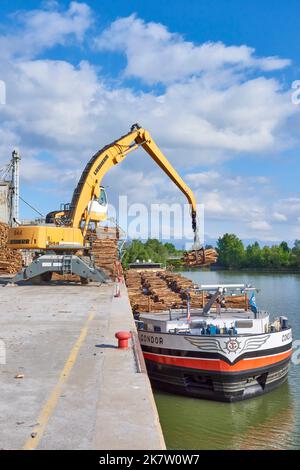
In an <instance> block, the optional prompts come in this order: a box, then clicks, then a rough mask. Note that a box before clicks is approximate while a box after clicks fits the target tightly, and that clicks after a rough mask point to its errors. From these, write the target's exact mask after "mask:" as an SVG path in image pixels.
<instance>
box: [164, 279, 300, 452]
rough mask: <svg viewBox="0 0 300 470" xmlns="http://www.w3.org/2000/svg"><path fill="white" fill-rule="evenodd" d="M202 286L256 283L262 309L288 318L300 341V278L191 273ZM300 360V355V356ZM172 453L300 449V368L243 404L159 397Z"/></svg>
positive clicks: (166, 396)
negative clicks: (286, 379) (209, 284)
mask: <svg viewBox="0 0 300 470" xmlns="http://www.w3.org/2000/svg"><path fill="white" fill-rule="evenodd" d="M182 274H183V275H185V276H186V277H190V278H191V279H193V280H194V281H195V282H196V283H203V284H207V283H212V284H217V283H243V282H246V283H251V284H252V285H254V286H255V287H257V288H260V289H262V290H261V292H259V293H258V294H257V295H256V303H257V305H258V307H259V308H261V309H264V310H268V311H270V312H272V317H273V316H274V317H275V316H277V315H278V314H286V315H287V316H288V317H289V320H290V323H291V324H292V327H293V338H294V341H295V340H300V312H299V306H300V275H296V274H258V273H246V274H243V273H242V274H241V273H235V272H224V271H221V272H209V271H208V272H185V273H182ZM299 357H300V354H299ZM155 399H156V404H157V407H158V411H159V415H160V420H161V424H162V428H163V432H164V436H165V440H166V444H167V447H168V448H169V449H300V364H299V365H293V364H291V368H290V372H289V380H288V382H287V383H286V384H284V385H282V386H281V387H279V388H278V389H277V390H275V391H274V392H271V393H269V394H266V395H264V396H262V397H258V398H254V399H251V400H248V401H244V402H239V403H217V402H211V401H207V400H199V399H194V398H186V397H181V396H178V395H171V394H167V393H160V392H156V393H155Z"/></svg>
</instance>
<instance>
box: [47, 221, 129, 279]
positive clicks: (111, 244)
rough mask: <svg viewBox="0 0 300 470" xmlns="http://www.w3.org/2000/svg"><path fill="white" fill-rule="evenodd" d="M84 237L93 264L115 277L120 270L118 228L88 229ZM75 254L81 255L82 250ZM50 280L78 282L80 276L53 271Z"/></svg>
mask: <svg viewBox="0 0 300 470" xmlns="http://www.w3.org/2000/svg"><path fill="white" fill-rule="evenodd" d="M86 238H87V240H88V241H89V242H90V245H91V254H92V256H93V259H94V263H95V266H96V267H97V268H101V269H103V271H104V272H105V273H106V274H107V275H108V276H109V277H111V278H112V279H115V277H116V276H117V274H118V271H122V267H121V264H120V263H118V229H117V228H116V227H101V228H100V227H99V228H97V231H95V230H89V231H88V233H87V236H86ZM76 254H77V255H78V256H82V255H83V252H82V250H79V251H78V252H77V253H76ZM117 264H118V266H117ZM52 280H54V281H56V280H64V281H69V282H80V277H79V276H77V275H76V274H63V275H62V274H58V273H53V274H52Z"/></svg>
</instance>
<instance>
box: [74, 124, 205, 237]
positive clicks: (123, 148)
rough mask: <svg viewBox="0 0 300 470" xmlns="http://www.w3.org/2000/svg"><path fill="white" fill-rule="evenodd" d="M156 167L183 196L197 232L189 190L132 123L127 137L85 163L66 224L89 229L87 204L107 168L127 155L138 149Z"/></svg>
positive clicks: (152, 142) (145, 134)
mask: <svg viewBox="0 0 300 470" xmlns="http://www.w3.org/2000/svg"><path fill="white" fill-rule="evenodd" d="M140 146H141V147H143V149H144V150H145V151H146V152H147V154H148V155H149V156H150V157H151V158H152V159H153V160H154V161H155V163H157V164H158V165H159V167H160V168H161V169H162V170H163V171H164V172H165V173H166V174H167V175H168V177H169V178H170V179H171V180H172V181H173V182H174V183H175V184H176V186H177V187H178V188H179V189H180V190H181V191H182V193H183V194H184V195H185V196H186V198H187V200H188V202H189V204H190V206H191V212H192V225H193V230H194V232H195V233H196V232H197V226H196V199H195V196H194V194H193V192H192V190H191V189H190V188H189V187H188V186H187V185H186V184H185V182H184V181H183V179H182V178H181V177H180V176H179V174H178V173H177V171H176V170H175V168H174V167H173V166H172V165H171V164H170V162H169V161H168V160H167V158H166V157H165V156H164V154H163V153H162V151H161V150H160V148H159V147H158V146H157V145H156V143H155V142H154V140H153V139H152V137H151V135H150V134H149V132H148V131H146V130H145V129H143V128H141V127H140V126H139V125H138V124H134V125H133V126H132V127H131V130H130V132H129V133H128V134H126V135H124V136H122V137H121V138H120V139H118V140H116V141H114V142H112V143H111V144H110V145H107V146H105V147H103V149H101V150H100V151H99V152H97V153H96V154H95V155H94V156H93V157H92V158H91V159H90V161H89V162H88V163H87V165H86V167H85V169H84V171H83V173H82V176H81V178H80V180H79V182H78V185H77V187H76V189H75V191H74V193H73V197H72V201H71V205H70V215H69V219H68V224H70V225H72V226H73V227H79V226H80V224H81V221H82V220H84V232H86V230H87V228H88V224H89V222H90V217H89V214H88V212H87V211H86V207H87V201H90V200H91V199H92V198H93V197H97V196H98V188H99V186H100V184H101V181H102V178H103V177H104V175H105V174H106V173H107V172H108V171H109V169H110V168H111V167H112V166H114V165H117V164H118V163H120V162H121V161H122V160H123V159H124V158H125V157H126V156H127V154H128V153H129V152H132V151H133V150H136V149H137V148H139V147H140Z"/></svg>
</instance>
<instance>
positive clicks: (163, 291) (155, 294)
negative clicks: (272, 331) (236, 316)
mask: <svg viewBox="0 0 300 470" xmlns="http://www.w3.org/2000/svg"><path fill="white" fill-rule="evenodd" d="M125 281H126V285H127V290H128V295H129V300H130V303H131V307H132V310H133V312H139V313H143V312H151V313H155V312H158V313H159V312H161V311H162V310H164V311H165V310H169V309H176V308H177V309H178V308H182V307H184V308H185V307H186V306H187V298H188V296H189V301H190V307H191V308H203V307H204V305H205V304H206V303H207V302H208V300H209V299H210V298H211V294H210V293H207V292H203V291H196V290H193V287H194V284H193V281H191V280H190V279H187V278H186V277H184V276H182V275H181V274H176V273H171V272H169V271H158V272H149V271H142V272H137V271H136V270H134V269H130V270H128V271H126V273H125ZM217 306H218V303H217V302H214V304H213V305H212V308H216V307H217ZM221 307H222V308H246V307H248V300H247V299H246V298H245V295H235V296H226V297H225V298H224V299H223V300H222V303H221Z"/></svg>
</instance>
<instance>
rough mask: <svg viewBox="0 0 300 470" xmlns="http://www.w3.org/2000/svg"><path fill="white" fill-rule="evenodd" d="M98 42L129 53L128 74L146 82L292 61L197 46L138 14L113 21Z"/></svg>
mask: <svg viewBox="0 0 300 470" xmlns="http://www.w3.org/2000/svg"><path fill="white" fill-rule="evenodd" d="M95 44H96V46H97V48H99V49H101V50H109V51H120V52H123V53H124V54H126V58H127V66H126V69H125V74H126V75H127V76H134V77H139V78H141V79H142V80H144V81H145V82H147V83H156V82H161V83H169V82H172V81H175V80H181V79H183V78H186V77H188V76H191V75H195V74H200V73H203V72H208V71H215V70H217V69H223V68H224V67H226V66H231V67H237V68H241V67H242V68H247V67H250V68H258V69H261V70H265V71H272V70H278V69H281V68H284V67H286V66H287V65H289V64H290V61H289V60H287V59H279V58H277V57H263V58H257V57H255V55H254V53H255V51H254V49H253V48H250V47H247V46H245V45H242V46H225V45H224V44H223V43H221V42H217V43H212V42H206V43H204V44H201V45H195V44H193V43H192V42H188V41H185V40H184V38H183V37H182V36H180V35H179V34H174V33H170V32H169V31H168V30H167V28H166V27H165V26H164V25H162V24H160V23H153V22H149V23H145V22H144V21H143V20H142V19H140V18H137V17H136V15H131V16H128V17H126V18H120V19H118V20H116V21H114V22H113V23H112V24H111V25H110V26H109V27H108V28H107V29H105V30H104V31H103V32H102V34H101V35H100V36H99V37H98V38H97V39H96V40H95Z"/></svg>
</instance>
